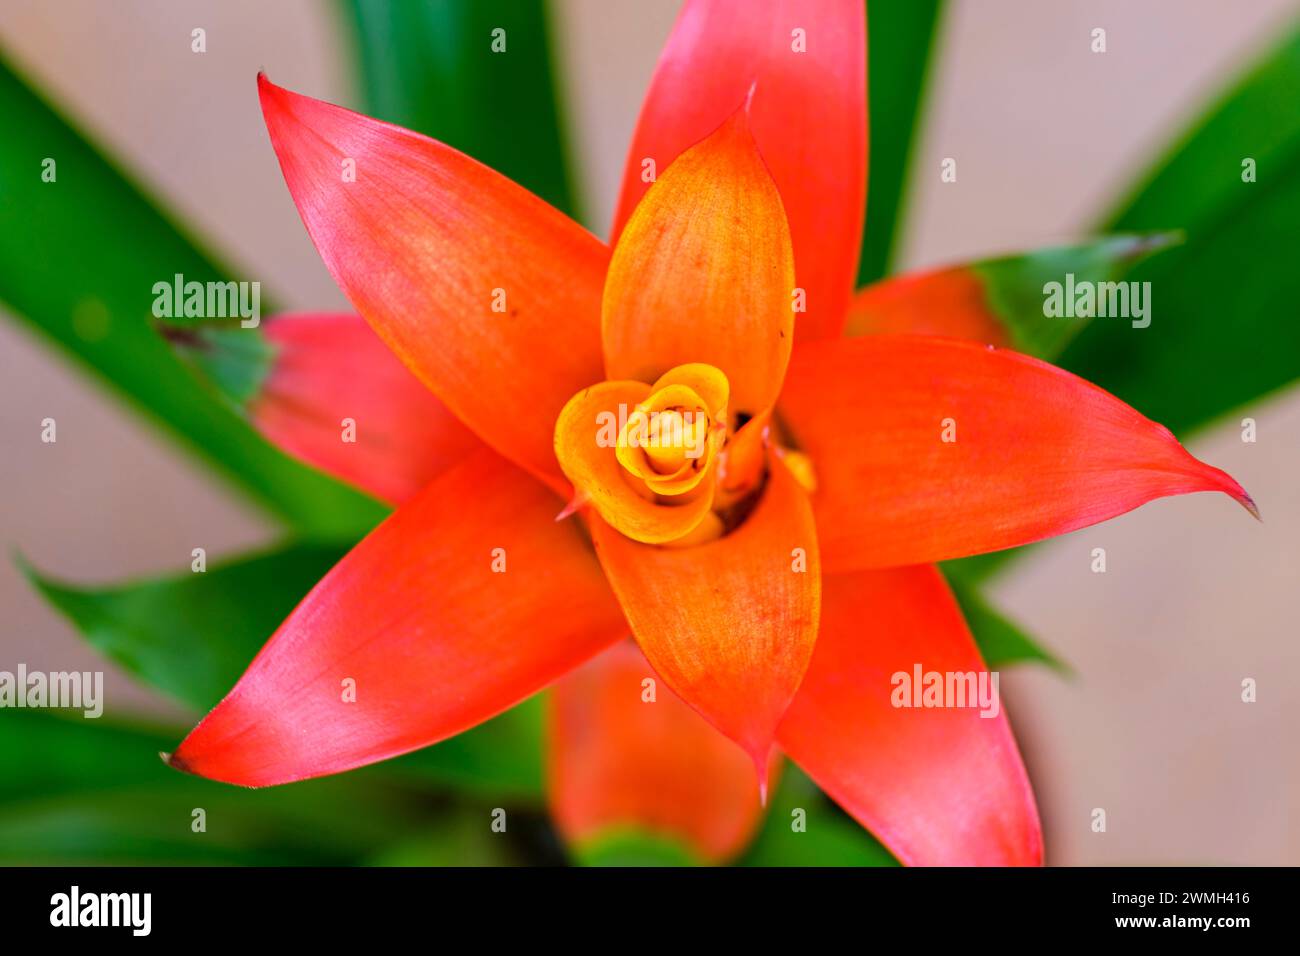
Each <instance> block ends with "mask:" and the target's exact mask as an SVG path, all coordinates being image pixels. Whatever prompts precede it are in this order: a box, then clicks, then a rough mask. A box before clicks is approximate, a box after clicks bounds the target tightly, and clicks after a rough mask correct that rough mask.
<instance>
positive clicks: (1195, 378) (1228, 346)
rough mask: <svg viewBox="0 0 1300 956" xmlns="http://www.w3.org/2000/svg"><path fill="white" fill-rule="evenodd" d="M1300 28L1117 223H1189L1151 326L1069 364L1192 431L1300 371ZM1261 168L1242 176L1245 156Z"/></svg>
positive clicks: (1078, 349) (1131, 226)
mask: <svg viewBox="0 0 1300 956" xmlns="http://www.w3.org/2000/svg"><path fill="white" fill-rule="evenodd" d="M1298 100H1300V32H1295V33H1293V34H1292V35H1291V36H1290V37H1289V38H1288V39H1287V40H1286V42H1284V43H1283V44H1282V45H1281V46H1280V47H1279V48H1277V49H1276V50H1275V51H1274V52H1272V53H1271V54H1270V55H1269V56H1268V57H1266V58H1265V59H1264V60H1263V61H1261V62H1260V63H1259V64H1258V65H1257V66H1255V67H1254V68H1253V69H1251V70H1250V71H1249V72H1248V73H1247V75H1246V76H1245V77H1244V78H1243V79H1242V80H1240V81H1239V82H1238V83H1237V84H1236V85H1235V86H1234V87H1233V88H1232V89H1231V90H1230V92H1229V93H1228V94H1227V95H1226V96H1225V97H1224V98H1223V99H1222V100H1221V101H1220V102H1219V103H1218V104H1217V106H1215V107H1214V108H1213V109H1212V110H1211V111H1210V112H1209V113H1208V114H1207V115H1206V116H1205V118H1204V119H1202V120H1201V121H1200V122H1198V123H1197V124H1195V126H1194V127H1193V128H1192V130H1190V131H1189V132H1188V133H1187V134H1186V135H1184V136H1183V137H1182V138H1181V139H1180V140H1179V141H1178V142H1176V143H1175V144H1173V146H1172V147H1171V148H1170V149H1169V150H1168V151H1167V154H1166V156H1165V158H1164V159H1162V160H1161V161H1160V162H1159V163H1157V165H1156V167H1155V168H1154V169H1153V171H1152V172H1150V173H1149V174H1148V175H1146V176H1144V177H1143V179H1142V183H1143V184H1142V186H1141V187H1140V188H1139V189H1138V190H1137V191H1136V193H1135V195H1133V196H1132V198H1131V199H1129V200H1128V201H1127V202H1126V203H1125V204H1124V206H1123V208H1122V209H1121V210H1120V211H1119V212H1117V213H1115V214H1114V215H1113V216H1111V217H1110V219H1109V223H1108V226H1107V229H1111V230H1124V231H1131V230H1147V229H1154V228H1170V227H1180V228H1183V229H1184V230H1185V231H1186V233H1187V237H1188V241H1187V243H1186V245H1184V246H1183V247H1181V248H1178V249H1175V250H1173V251H1171V252H1170V253H1168V254H1167V255H1163V256H1160V257H1158V258H1156V259H1153V260H1151V261H1150V262H1148V263H1146V264H1144V265H1143V266H1141V267H1140V268H1139V269H1138V270H1136V271H1135V273H1134V275H1133V276H1132V279H1133V280H1135V281H1143V282H1150V283H1151V292H1152V298H1153V309H1152V316H1151V325H1150V326H1149V327H1147V328H1132V327H1131V326H1130V324H1129V323H1128V322H1127V321H1122V320H1119V321H1116V320H1104V319H1099V320H1097V321H1094V322H1093V323H1092V324H1091V325H1090V326H1089V327H1088V328H1087V329H1086V330H1085V331H1084V332H1083V333H1081V334H1080V335H1079V337H1078V338H1077V339H1076V340H1075V341H1074V342H1073V343H1072V344H1071V345H1070V347H1069V348H1068V349H1067V350H1066V351H1065V353H1064V354H1063V355H1062V356H1061V364H1062V365H1064V366H1065V367H1066V368H1068V369H1070V370H1071V371H1073V372H1076V373H1077V374H1079V375H1082V376H1083V377H1084V378H1087V379H1089V380H1091V381H1093V382H1096V383H1097V384H1098V385H1100V386H1101V387H1103V388H1105V389H1107V390H1109V391H1111V392H1113V393H1114V394H1115V395H1118V396H1119V397H1120V398H1122V399H1124V400H1125V401H1126V402H1128V403H1130V404H1131V405H1133V406H1134V407H1135V408H1137V409H1138V410H1139V411H1141V412H1142V413H1143V414H1144V415H1147V416H1149V417H1151V418H1153V419H1155V420H1156V421H1158V422H1160V423H1161V424H1163V425H1166V426H1168V427H1169V428H1171V429H1172V430H1173V431H1174V433H1175V434H1177V435H1179V436H1180V437H1182V436H1184V435H1186V434H1187V433H1188V432H1189V431H1190V430H1192V429H1195V428H1197V427H1200V426H1202V425H1205V424H1207V423H1208V422H1210V421H1212V420H1213V419H1215V418H1217V417H1218V416H1220V415H1222V414H1224V413H1226V412H1228V411H1230V410H1232V409H1234V408H1237V407H1239V406H1241V405H1243V404H1245V403H1247V402H1250V401H1253V400H1254V399H1256V398H1259V397H1260V396H1262V395H1264V394H1267V393H1268V392H1270V391H1272V390H1274V389H1277V388H1279V387H1281V386H1284V385H1287V384H1289V383H1291V382H1293V381H1294V380H1295V379H1296V378H1297V376H1300V323H1297V322H1296V321H1295V303H1296V302H1297V301H1300V269H1297V268H1296V263H1295V250H1296V249H1297V248H1300V110H1297V109H1296V103H1297V101H1298ZM1245 158H1252V159H1254V160H1255V161H1256V163H1257V164H1258V168H1257V181H1256V182H1253V183H1251V182H1243V181H1242V173H1243V169H1242V161H1243V159H1245Z"/></svg>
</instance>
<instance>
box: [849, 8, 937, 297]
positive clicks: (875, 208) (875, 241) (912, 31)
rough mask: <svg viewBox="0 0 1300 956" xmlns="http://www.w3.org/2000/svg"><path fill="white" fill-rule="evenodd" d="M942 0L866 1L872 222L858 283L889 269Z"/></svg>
mask: <svg viewBox="0 0 1300 956" xmlns="http://www.w3.org/2000/svg"><path fill="white" fill-rule="evenodd" d="M942 9H943V0H903V2H894V3H869V4H867V97H868V99H869V100H870V104H869V109H868V126H869V129H868V138H867V142H868V143H869V146H870V157H869V162H868V164H867V166H868V168H867V223H866V228H865V230H864V232H863V237H862V254H861V257H860V258H859V261H858V283H859V284H860V285H866V284H867V283H869V282H875V281H876V280H877V279H879V278H881V277H882V276H884V275H886V274H887V273H888V272H889V266H890V261H891V258H892V256H893V255H894V252H895V249H896V247H897V242H898V233H897V228H896V226H897V221H898V213H899V209H900V207H901V205H902V201H903V194H904V191H905V189H906V178H907V166H908V161H909V160H910V158H911V153H912V146H913V141H914V139H915V135H916V126H917V119H918V116H919V113H920V104H921V97H922V93H923V89H924V86H925V78H926V70H927V67H928V65H929V61H930V54H931V48H932V46H933V39H934V32H935V30H934V28H935V23H936V22H937V21H938V19H939V16H940V13H941V11H942Z"/></svg>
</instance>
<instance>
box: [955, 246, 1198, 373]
mask: <svg viewBox="0 0 1300 956" xmlns="http://www.w3.org/2000/svg"><path fill="white" fill-rule="evenodd" d="M1179 241H1181V236H1180V235H1179V234H1178V233H1176V232H1163V233H1160V232H1157V233H1147V234H1144V235H1128V236H1104V237H1102V238H1100V239H1094V240H1092V241H1091V242H1086V243H1080V244H1077V245H1072V246H1056V247H1052V248H1048V249H1035V250H1033V251H1032V252H1026V253H1023V254H1021V255H1016V256H1005V257H1002V258H998V259H986V260H983V261H980V262H976V263H973V264H972V265H971V266H969V269H970V271H971V272H972V273H974V274H975V275H976V276H977V277H978V278H979V279H980V281H981V283H982V284H983V287H984V294H985V296H986V297H987V300H988V304H989V307H990V308H991V309H992V311H993V313H994V315H996V316H997V318H998V319H999V320H1000V321H1001V322H1002V324H1003V325H1004V326H1005V327H1006V329H1007V331H1008V332H1009V333H1010V335H1011V342H1012V345H1013V347H1014V348H1015V349H1016V351H1018V352H1024V353H1026V354H1028V355H1035V356H1037V357H1038V358H1041V359H1047V360H1049V361H1050V360H1051V359H1054V358H1055V357H1056V356H1057V355H1059V354H1060V353H1061V350H1062V349H1063V348H1065V346H1066V344H1067V343H1068V342H1069V341H1070V340H1071V339H1072V338H1074V337H1075V336H1076V335H1078V334H1079V333H1080V332H1081V331H1083V329H1084V328H1085V327H1086V326H1087V325H1088V323H1090V322H1092V321H1094V320H1093V319H1092V318H1090V317H1086V318H1066V317H1063V316H1048V315H1047V314H1046V308H1045V304H1046V298H1047V296H1046V293H1045V291H1044V290H1045V289H1046V288H1047V286H1048V284H1049V283H1053V282H1055V283H1059V284H1061V285H1062V289H1061V294H1062V296H1063V297H1064V296H1065V293H1066V291H1067V287H1066V286H1065V283H1066V278H1067V276H1073V279H1072V280H1070V281H1071V282H1073V283H1074V285H1075V286H1076V287H1077V286H1078V285H1079V284H1081V283H1085V282H1087V283H1102V282H1116V281H1118V280H1119V279H1121V278H1122V277H1123V276H1124V275H1126V274H1127V273H1128V271H1129V270H1130V269H1132V268H1133V267H1134V266H1135V265H1137V264H1138V263H1139V262H1141V261H1142V260H1143V259H1145V258H1146V257H1147V256H1149V255H1152V254H1153V253H1156V252H1159V251H1161V250H1162V249H1168V248H1170V247H1171V246H1174V245H1176V244H1177V243H1178V242H1179ZM1096 321H1108V320H1106V319H1100V320H1096Z"/></svg>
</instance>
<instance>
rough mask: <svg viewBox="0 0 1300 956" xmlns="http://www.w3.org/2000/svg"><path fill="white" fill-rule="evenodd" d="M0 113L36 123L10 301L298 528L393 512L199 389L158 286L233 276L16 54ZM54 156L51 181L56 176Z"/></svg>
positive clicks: (18, 122)
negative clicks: (174, 340)
mask: <svg viewBox="0 0 1300 956" xmlns="http://www.w3.org/2000/svg"><path fill="white" fill-rule="evenodd" d="M0 113H2V114H3V115H4V117H5V122H6V123H7V124H8V126H9V128H10V129H12V130H21V131H22V132H21V135H17V134H15V135H11V136H5V137H3V138H0V303H3V304H4V305H5V306H7V307H8V309H9V310H10V311H11V312H12V313H13V314H14V315H15V316H16V317H18V318H20V319H23V320H25V321H26V322H27V323H29V324H30V325H31V326H32V327H33V328H34V329H36V330H37V331H38V332H39V333H40V334H41V335H43V336H45V337H47V338H48V339H50V340H52V341H53V342H54V343H56V344H57V345H59V346H60V347H61V348H62V349H63V350H64V351H66V352H67V353H68V354H70V355H72V356H74V357H75V358H77V359H78V360H80V361H81V362H82V363H84V364H85V365H87V366H89V367H90V369H92V370H93V371H94V372H95V373H96V374H97V375H98V376H99V377H100V378H101V379H102V380H103V382H104V383H105V384H108V385H110V386H112V387H113V388H114V389H115V390H117V392H118V393H119V394H120V395H122V396H124V397H125V398H127V399H128V400H130V401H131V402H132V404H133V405H134V407H135V408H136V409H137V410H138V411H141V412H144V413H145V414H146V415H148V416H149V417H151V418H152V419H153V420H154V421H156V422H158V423H160V424H162V425H164V426H165V427H166V428H167V429H168V430H169V432H170V434H171V435H172V437H174V438H177V439H179V440H180V441H181V442H182V443H184V444H185V445H186V446H187V447H188V448H189V449H191V450H194V451H197V452H199V453H201V454H202V455H204V456H205V457H206V459H207V461H208V463H209V464H211V465H213V466H214V467H215V468H216V470H217V472H218V473H219V474H221V475H223V476H224V477H225V478H226V479H228V480H230V481H231V482H233V483H234V484H235V485H236V486H237V487H239V488H241V489H243V490H244V491H245V492H247V493H249V494H250V495H252V497H253V498H254V499H255V500H256V501H258V502H259V503H261V504H262V505H263V506H265V507H267V508H269V509H270V510H271V511H273V512H274V513H275V514H277V515H279V516H280V517H281V518H282V519H284V520H286V521H287V522H289V523H291V524H292V525H293V526H295V527H296V528H298V529H300V530H302V531H304V532H309V533H312V534H317V535H320V536H325V535H339V536H342V535H357V534H359V533H361V532H363V531H365V530H367V529H368V528H370V527H371V526H373V525H374V524H375V522H376V521H378V520H379V519H380V518H381V517H382V516H383V514H384V509H383V508H382V506H380V505H379V504H378V503H377V502H375V501H373V500H372V499H370V498H367V497H366V496H364V495H362V494H361V493H360V492H357V491H354V490H353V489H350V488H348V487H346V486H344V485H342V484H340V483H338V482H336V481H334V480H333V479H331V478H328V477H326V476H325V475H323V474H321V473H319V472H317V471H313V470H312V469H310V468H308V467H306V466H305V465H302V464H300V463H298V462H296V461H294V460H293V459H291V458H289V457H288V456H286V455H283V454H281V453H280V452H278V451H276V450H275V449H274V448H272V447H271V446H270V445H268V444H267V443H266V442H265V441H264V440H263V439H262V438H261V437H260V436H259V435H258V434H257V433H256V432H255V431H254V430H253V429H252V428H251V427H250V426H249V424H248V423H247V422H245V421H244V420H243V419H241V418H240V417H239V416H238V415H237V414H235V412H234V411H233V410H232V409H231V408H230V407H229V406H228V405H227V404H226V403H224V402H222V401H221V400H220V399H218V398H217V397H216V396H215V395H214V394H212V393H211V392H209V391H207V390H204V389H202V388H200V387H199V386H197V385H196V383H195V382H194V379H193V377H192V376H191V375H190V374H189V373H188V371H187V370H186V369H185V367H184V366H183V365H182V364H181V363H180V362H179V361H178V360H177V359H176V357H175V356H174V355H173V354H172V351H171V349H170V348H169V347H168V346H167V343H166V342H164V341H163V340H162V338H161V337H160V336H159V335H158V334H157V332H156V331H155V330H154V327H153V322H154V319H153V315H152V312H153V304H154V292H153V287H154V284H155V283H158V282H171V281H172V280H173V277H174V276H175V275H177V274H181V275H183V276H184V277H185V279H186V280H187V281H189V280H194V281H200V282H207V281H217V280H220V281H227V280H230V279H231V278H232V276H233V273H231V272H230V270H228V269H225V268H223V267H222V266H221V265H219V264H218V262H217V260H216V259H214V258H213V257H212V256H211V255H210V254H209V253H208V252H206V251H204V250H203V249H201V248H200V247H199V246H197V245H196V244H195V243H194V242H193V241H192V240H191V239H190V238H189V237H187V236H186V235H185V234H184V233H183V232H181V231H180V230H179V229H178V228H177V227H176V226H174V225H173V224H172V222H171V221H170V220H169V219H168V218H167V217H166V216H165V214H164V213H162V212H160V211H159V210H160V207H159V206H158V204H157V203H156V202H155V201H154V200H152V199H151V198H150V197H148V196H147V195H146V194H145V193H143V192H142V191H141V190H140V189H138V188H137V187H136V186H134V185H133V184H132V183H131V182H130V181H128V180H127V178H126V177H124V176H123V175H122V173H120V172H119V171H118V169H117V168H115V166H114V165H113V164H112V163H110V162H109V161H108V160H107V159H106V158H105V157H104V156H103V154H102V153H100V152H99V151H98V150H97V149H96V148H95V147H94V146H93V145H91V143H90V142H89V141H87V140H86V139H85V138H84V137H82V136H81V134H80V133H78V132H77V131H76V129H74V128H73V127H72V126H71V125H70V124H69V123H68V122H67V121H65V120H64V119H63V118H62V117H61V116H59V114H58V113H56V112H55V111H54V109H52V108H51V107H50V106H49V105H48V104H47V103H45V102H44V101H42V100H41V99H40V98H39V97H37V95H36V94H35V93H33V92H32V90H31V89H30V88H29V87H28V86H27V85H26V84H25V83H24V82H23V80H22V79H21V78H20V77H19V76H18V75H17V74H16V73H15V72H14V71H13V70H12V69H11V68H10V66H9V65H8V64H7V63H6V62H4V60H3V59H0ZM47 159H49V160H53V161H54V163H55V164H56V165H55V166H54V167H52V169H53V173H54V176H55V178H54V180H53V181H51V182H45V181H43V179H42V173H43V171H44V170H45V169H46V168H47V167H46V166H45V165H44V163H45V160H47ZM242 279H243V280H245V281H257V280H258V276H256V275H252V274H249V275H244V276H243V277H242Z"/></svg>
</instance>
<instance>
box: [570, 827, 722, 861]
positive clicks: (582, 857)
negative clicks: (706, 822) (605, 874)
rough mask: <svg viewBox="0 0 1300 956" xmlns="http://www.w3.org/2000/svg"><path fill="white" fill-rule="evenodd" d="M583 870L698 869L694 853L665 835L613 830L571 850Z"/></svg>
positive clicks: (642, 831) (626, 829) (634, 829)
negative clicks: (675, 867)
mask: <svg viewBox="0 0 1300 956" xmlns="http://www.w3.org/2000/svg"><path fill="white" fill-rule="evenodd" d="M570 849H571V851H572V853H573V857H574V859H575V861H576V862H577V863H578V864H579V865H581V866H699V865H700V861H699V859H698V858H697V857H696V856H695V854H694V853H693V852H692V851H691V849H690V848H689V847H687V846H685V845H684V844H682V843H681V842H680V841H678V840H675V839H673V838H671V837H668V836H665V835H663V834H656V833H648V832H646V831H644V830H641V829H638V828H634V827H614V828H611V829H608V830H605V831H603V832H601V833H600V834H598V835H596V836H594V837H592V838H591V839H589V840H586V841H583V842H582V843H579V844H578V845H576V846H573V847H571V848H570Z"/></svg>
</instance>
